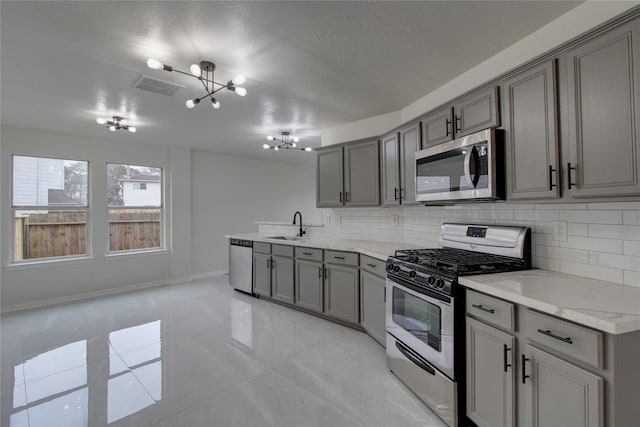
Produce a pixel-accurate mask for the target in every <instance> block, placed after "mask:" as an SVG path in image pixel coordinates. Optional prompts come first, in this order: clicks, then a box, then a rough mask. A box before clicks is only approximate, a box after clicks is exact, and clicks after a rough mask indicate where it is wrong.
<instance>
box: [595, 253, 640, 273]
mask: <svg viewBox="0 0 640 427" xmlns="http://www.w3.org/2000/svg"><path fill="white" fill-rule="evenodd" d="M589 264H592V265H601V266H603V267H611V268H619V269H621V270H630V271H640V257H637V256H632V255H617V254H607V253H603V252H589Z"/></svg>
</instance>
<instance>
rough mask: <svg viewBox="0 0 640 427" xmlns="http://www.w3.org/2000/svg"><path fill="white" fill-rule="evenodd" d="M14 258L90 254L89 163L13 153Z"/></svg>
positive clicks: (15, 259) (30, 258)
mask: <svg viewBox="0 0 640 427" xmlns="http://www.w3.org/2000/svg"><path fill="white" fill-rule="evenodd" d="M12 168H13V187H12V193H11V205H12V210H13V218H14V221H13V223H14V233H13V241H14V246H13V247H14V250H13V259H14V261H23V260H33V259H40V258H51V257H65V256H78V255H86V253H87V245H86V243H87V219H88V214H89V209H88V206H89V205H88V185H87V176H88V169H89V163H88V162H86V161H80V160H64V159H52V158H46V157H28V156H17V155H14V156H13V158H12Z"/></svg>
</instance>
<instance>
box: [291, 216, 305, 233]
mask: <svg viewBox="0 0 640 427" xmlns="http://www.w3.org/2000/svg"><path fill="white" fill-rule="evenodd" d="M298 215H300V231H298V234H297V236H298V237H302V236H303V235H304V234H305V233H306V231H305V230H303V229H302V214H301V213H300V211H296V213H294V214H293V225H296V216H298Z"/></svg>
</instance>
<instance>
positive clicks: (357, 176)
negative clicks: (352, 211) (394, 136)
mask: <svg viewBox="0 0 640 427" xmlns="http://www.w3.org/2000/svg"><path fill="white" fill-rule="evenodd" d="M379 151H380V149H379V144H378V140H377V139H375V140H370V141H363V142H357V143H352V144H347V145H345V146H344V197H343V200H344V205H345V206H378V205H379V204H380V152H379Z"/></svg>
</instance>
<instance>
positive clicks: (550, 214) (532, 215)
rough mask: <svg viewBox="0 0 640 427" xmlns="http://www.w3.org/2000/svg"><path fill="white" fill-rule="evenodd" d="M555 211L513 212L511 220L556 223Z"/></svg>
mask: <svg viewBox="0 0 640 427" xmlns="http://www.w3.org/2000/svg"><path fill="white" fill-rule="evenodd" d="M558 216H559V215H558V211H557V210H535V209H532V210H524V211H514V215H513V218H514V219H517V220H523V221H556V220H558Z"/></svg>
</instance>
